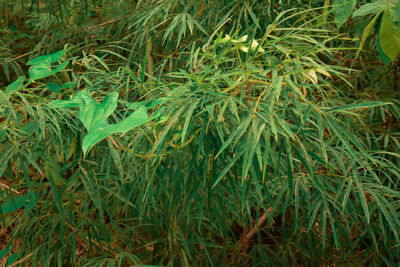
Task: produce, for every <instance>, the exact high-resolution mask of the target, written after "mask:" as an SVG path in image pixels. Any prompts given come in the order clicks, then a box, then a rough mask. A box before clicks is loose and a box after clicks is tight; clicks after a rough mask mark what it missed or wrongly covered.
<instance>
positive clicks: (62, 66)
mask: <svg viewBox="0 0 400 267" xmlns="http://www.w3.org/2000/svg"><path fill="white" fill-rule="evenodd" d="M68 63H69V61H68V60H67V61H65V62H63V63H61V64H60V65H58V66H57V67H56V68H55V69H54V70H53V73H52V74H55V73H57V72H59V71H60V70H62V69H64V68H65V67H66V66H67V65H68Z"/></svg>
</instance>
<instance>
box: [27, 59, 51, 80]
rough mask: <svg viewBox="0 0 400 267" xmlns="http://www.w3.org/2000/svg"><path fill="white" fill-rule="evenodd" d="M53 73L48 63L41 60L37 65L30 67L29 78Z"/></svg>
mask: <svg viewBox="0 0 400 267" xmlns="http://www.w3.org/2000/svg"><path fill="white" fill-rule="evenodd" d="M52 74H53V71H52V70H51V66H50V64H48V63H46V62H41V63H39V64H37V65H34V66H32V67H30V69H29V78H30V79H32V80H38V79H42V78H45V77H48V76H50V75H52Z"/></svg>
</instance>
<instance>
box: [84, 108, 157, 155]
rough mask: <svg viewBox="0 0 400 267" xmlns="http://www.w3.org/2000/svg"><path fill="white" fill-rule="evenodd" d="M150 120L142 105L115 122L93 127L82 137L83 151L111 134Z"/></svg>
mask: <svg viewBox="0 0 400 267" xmlns="http://www.w3.org/2000/svg"><path fill="white" fill-rule="evenodd" d="M150 120H151V118H149V116H148V114H147V111H146V108H145V107H144V106H142V107H140V108H139V109H137V110H136V111H135V112H133V113H132V114H131V115H129V116H128V117H127V118H125V119H124V120H122V121H120V122H118V123H116V124H111V125H106V126H104V127H98V128H94V129H92V130H91V131H90V132H89V133H88V134H87V135H86V136H85V137H84V139H83V144H82V149H83V152H84V153H86V152H87V151H88V150H89V149H91V148H92V147H93V146H94V145H95V144H97V143H98V142H100V141H101V140H103V139H104V138H106V137H108V136H110V135H112V134H115V133H123V132H127V131H130V130H132V129H133V128H135V127H137V126H139V125H141V124H143V123H146V122H148V121H150Z"/></svg>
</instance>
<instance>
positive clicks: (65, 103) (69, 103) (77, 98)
mask: <svg viewBox="0 0 400 267" xmlns="http://www.w3.org/2000/svg"><path fill="white" fill-rule="evenodd" d="M83 95H89V94H88V91H87V90H83V91H81V92H79V93H77V94H76V95H74V97H72V99H70V100H55V101H53V102H51V105H53V106H56V107H60V108H72V107H79V106H80V105H81V104H82V103H83V98H82V97H83Z"/></svg>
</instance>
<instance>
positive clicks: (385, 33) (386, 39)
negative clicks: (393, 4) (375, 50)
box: [379, 5, 400, 61]
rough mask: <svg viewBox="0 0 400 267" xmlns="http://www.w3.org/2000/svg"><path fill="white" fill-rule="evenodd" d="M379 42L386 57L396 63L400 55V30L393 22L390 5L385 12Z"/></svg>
mask: <svg viewBox="0 0 400 267" xmlns="http://www.w3.org/2000/svg"><path fill="white" fill-rule="evenodd" d="M379 42H380V46H381V48H382V51H383V52H384V53H385V55H386V56H387V57H388V58H390V60H392V61H394V60H395V59H396V58H397V56H398V55H399V54H400V28H399V27H397V26H396V24H395V23H394V22H393V17H392V14H391V11H390V8H389V5H388V6H387V8H386V9H385V11H384V12H383V16H382V22H381V25H380V33H379Z"/></svg>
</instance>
